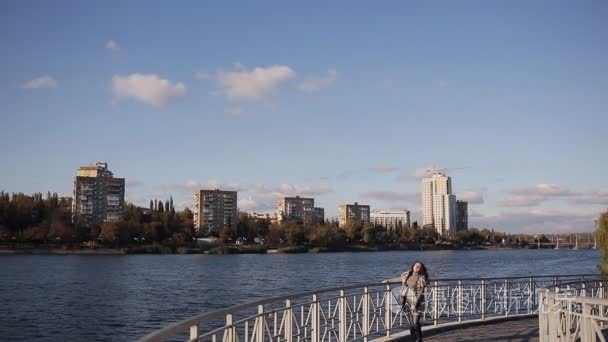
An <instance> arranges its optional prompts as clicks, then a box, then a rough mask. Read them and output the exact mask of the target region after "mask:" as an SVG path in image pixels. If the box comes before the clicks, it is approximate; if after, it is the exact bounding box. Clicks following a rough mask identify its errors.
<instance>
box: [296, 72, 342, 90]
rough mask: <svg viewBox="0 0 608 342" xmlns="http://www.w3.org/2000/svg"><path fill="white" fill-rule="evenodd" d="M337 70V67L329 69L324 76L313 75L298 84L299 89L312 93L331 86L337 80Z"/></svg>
mask: <svg viewBox="0 0 608 342" xmlns="http://www.w3.org/2000/svg"><path fill="white" fill-rule="evenodd" d="M337 75H338V74H337V72H336V70H335V69H329V70H328V71H327V76H324V77H312V78H310V79H308V80H306V81H304V82H302V83H300V84H299V85H298V89H300V90H301V91H304V92H308V93H312V92H315V91H319V90H321V89H323V88H326V87H329V86H330V85H331V84H332V83H334V82H335V81H336V77H337Z"/></svg>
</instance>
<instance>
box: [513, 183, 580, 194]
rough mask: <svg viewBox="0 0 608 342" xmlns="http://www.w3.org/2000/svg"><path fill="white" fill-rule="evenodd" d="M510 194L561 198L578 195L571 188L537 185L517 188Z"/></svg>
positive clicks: (555, 185)
mask: <svg viewBox="0 0 608 342" xmlns="http://www.w3.org/2000/svg"><path fill="white" fill-rule="evenodd" d="M509 192H510V193H512V194H514V195H519V196H546V197H561V196H574V195H577V193H575V192H572V191H570V189H569V188H567V187H565V186H561V185H557V184H537V185H534V186H528V187H523V188H516V189H513V190H511V191H509Z"/></svg>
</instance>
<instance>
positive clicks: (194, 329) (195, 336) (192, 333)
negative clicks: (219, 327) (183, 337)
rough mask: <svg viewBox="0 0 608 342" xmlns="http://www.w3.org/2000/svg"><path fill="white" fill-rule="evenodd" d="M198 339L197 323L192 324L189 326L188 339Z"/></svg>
mask: <svg viewBox="0 0 608 342" xmlns="http://www.w3.org/2000/svg"><path fill="white" fill-rule="evenodd" d="M196 340H198V325H196V324H193V325H191V326H190V341H196Z"/></svg>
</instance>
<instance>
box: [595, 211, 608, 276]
mask: <svg viewBox="0 0 608 342" xmlns="http://www.w3.org/2000/svg"><path fill="white" fill-rule="evenodd" d="M596 238H597V243H598V246H599V248H600V250H601V253H602V260H601V262H600V264H599V265H598V268H599V269H600V271H601V272H602V274H608V211H606V212H605V213H603V214H602V215H600V217H599V218H598V220H597V231H596Z"/></svg>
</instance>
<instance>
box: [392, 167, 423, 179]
mask: <svg viewBox="0 0 608 342" xmlns="http://www.w3.org/2000/svg"><path fill="white" fill-rule="evenodd" d="M431 170H432V167H423V168H419V169H416V170H414V172H412V173H405V174H402V175H399V176H398V177H397V180H400V181H416V180H421V179H422V178H425V177H429V176H431V175H432V171H431Z"/></svg>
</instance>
